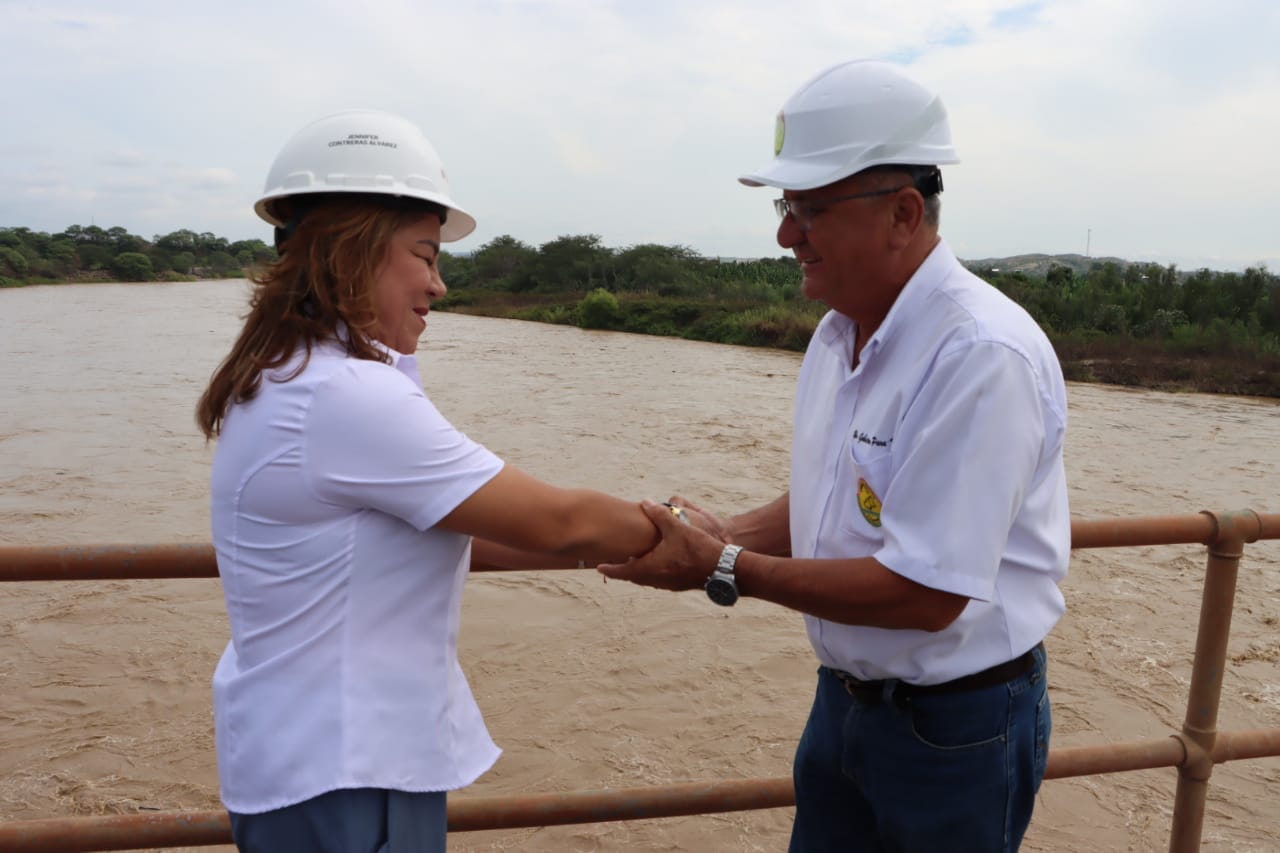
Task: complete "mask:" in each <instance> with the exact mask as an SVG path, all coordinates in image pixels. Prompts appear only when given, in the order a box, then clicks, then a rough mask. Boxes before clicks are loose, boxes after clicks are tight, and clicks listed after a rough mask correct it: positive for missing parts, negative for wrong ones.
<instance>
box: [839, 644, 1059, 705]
mask: <svg viewBox="0 0 1280 853" xmlns="http://www.w3.org/2000/svg"><path fill="white" fill-rule="evenodd" d="M1043 648H1044V643H1037V644H1036V645H1035V647H1034V648H1032V649H1031V650H1030V651H1028V652H1026V653H1025V654H1022V655H1020V656H1019V657H1016V658H1014V659H1013V660H1011V661H1006V662H1004V663H998V664H996V665H995V666H993V667H991V668H989V669H984V670H982V672H975V673H974V674H973V675H964V676H961V677H960V678H954V679H952V680H951V681H944V682H942V683H941V684H908V683H906V682H905V681H891V680H889V679H878V680H876V681H863V680H862V679H861V678H855V677H854V676H852V675H850V674H849V673H847V672H844V671H843V670H839V669H833V670H831V671H832V672H833V673H834V674H835V677H836V678H838V679H840V683H841V684H843V685H844V689H845V690H847V691H849V695H850V696H853V697H856V698H858V699H861V700H862V701H863V702H867V703H876V702H880V701H883V700H884V699H885V698H887V697H890V696H891V697H893V698H902V699H907V698H910V697H912V696H930V695H934V694H938V693H963V692H964V691H966V690H980V689H982V688H984V687H995V686H996V685H997V684H1004V683H1005V682H1006V681H1012V680H1013V679H1015V678H1017V677H1019V676H1021V675H1026V674H1027V673H1028V672H1030V671H1031V667H1033V666H1035V662H1036V658H1035V653H1036V651H1037V650H1039V649H1043Z"/></svg>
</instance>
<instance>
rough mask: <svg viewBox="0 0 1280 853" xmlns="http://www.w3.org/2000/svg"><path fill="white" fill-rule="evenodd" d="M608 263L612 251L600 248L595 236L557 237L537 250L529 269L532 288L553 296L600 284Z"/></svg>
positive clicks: (597, 236)
mask: <svg viewBox="0 0 1280 853" xmlns="http://www.w3.org/2000/svg"><path fill="white" fill-rule="evenodd" d="M612 260H613V252H612V251H610V250H609V249H606V248H605V247H604V246H602V245H600V237H599V235H597V234H578V235H575V236H564V237H557V238H556V239H554V240H552V241H551V242H549V243H543V244H542V245H541V246H539V247H538V257H537V259H536V260H535V261H534V263H533V270H532V278H533V286H534V289H535V290H541V291H545V292H550V293H556V292H563V291H566V290H579V291H581V290H590V289H592V288H594V287H596V286H597V285H604V283H605V270H606V268H607V267H608V265H609V264H610V262H611V261H612Z"/></svg>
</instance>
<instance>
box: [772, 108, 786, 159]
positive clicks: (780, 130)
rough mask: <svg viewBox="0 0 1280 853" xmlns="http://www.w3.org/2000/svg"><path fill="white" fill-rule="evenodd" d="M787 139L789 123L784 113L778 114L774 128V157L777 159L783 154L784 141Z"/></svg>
mask: <svg viewBox="0 0 1280 853" xmlns="http://www.w3.org/2000/svg"><path fill="white" fill-rule="evenodd" d="M786 138H787V122H786V119H784V118H783V117H782V113H778V121H777V123H776V124H774V126H773V156H775V157H777V156H778V155H779V154H781V153H782V141H783V140H784V139H786Z"/></svg>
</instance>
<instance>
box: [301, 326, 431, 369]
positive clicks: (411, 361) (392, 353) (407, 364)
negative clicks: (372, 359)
mask: <svg viewBox="0 0 1280 853" xmlns="http://www.w3.org/2000/svg"><path fill="white" fill-rule="evenodd" d="M335 331H336V333H337V338H338V339H337V340H336V341H334V340H329V341H323V342H321V346H327V347H330V348H332V349H333V350H334V351H335V352H338V353H342V354H344V355H345V354H346V353H347V343H348V342H349V341H350V340H351V330H350V329H349V328H347V324H346V323H344V322H343V321H341V320H339V321H338V324H337V326H336V327H335ZM369 343H370V344H371V345H372V346H373V348H374V349H375V350H377V351H378V352H380V353H383V354H384V355H386V356H387V357H388V358H390V359H391V366H392V367H394V368H395V369H396V370H398V371H400V372H401V373H403V374H404V375H405V376H408V377H409V378H410V379H413V380H415V381H417V380H418V379H419V376H418V358H417V356H416V355H405V354H404V353H402V352H399V351H397V350H393V349H392V348H391V347H389V346H387V345H386V344H384V343H383V342H382V341H380V340H377V339H376V338H369Z"/></svg>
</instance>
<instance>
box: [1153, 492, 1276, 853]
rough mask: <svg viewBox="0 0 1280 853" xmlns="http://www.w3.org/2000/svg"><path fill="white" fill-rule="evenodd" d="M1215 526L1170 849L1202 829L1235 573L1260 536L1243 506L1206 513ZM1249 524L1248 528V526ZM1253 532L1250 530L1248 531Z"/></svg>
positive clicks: (1188, 845)
mask: <svg viewBox="0 0 1280 853" xmlns="http://www.w3.org/2000/svg"><path fill="white" fill-rule="evenodd" d="M1204 515H1208V516H1209V517H1211V518H1212V519H1213V520H1214V522H1215V525H1216V533H1215V534H1214V537H1213V539H1212V540H1210V541H1209V543H1208V546H1209V557H1208V565H1207V567H1206V570H1205V576H1204V593H1203V596H1202V598H1201V601H1200V627H1199V629H1198V630H1197V632H1196V653H1195V662H1194V663H1193V664H1192V668H1191V689H1190V691H1189V692H1188V694H1187V715H1186V718H1185V720H1184V721H1183V723H1182V734H1181V735H1178V737H1179V739H1180V740H1182V742H1183V744H1184V745H1185V746H1186V749H1187V760H1186V761H1185V762H1184V763H1183V764H1181V765H1179V767H1178V788H1177V792H1176V794H1175V795H1174V802H1173V829H1172V832H1171V835H1170V837H1169V851H1170V853H1195V851H1197V850H1199V849H1200V837H1201V835H1202V834H1203V831H1204V805H1205V798H1206V795H1207V793H1208V789H1209V776H1210V775H1211V774H1212V773H1213V746H1214V742H1215V741H1216V740H1217V737H1218V706H1219V705H1220V704H1221V699H1222V677H1223V673H1224V672H1225V671H1226V665H1227V641H1228V639H1229V636H1230V634H1231V612H1232V607H1233V605H1234V602H1235V596H1236V578H1237V576H1238V574H1239V570H1240V558H1241V556H1243V554H1244V543H1245V542H1246V541H1249V542H1252V541H1255V540H1256V539H1257V538H1258V533H1257V532H1254V531H1258V530H1259V528H1260V526H1261V523H1260V520H1259V519H1258V516H1257V515H1256V514H1255V513H1253V512H1250V511H1248V510H1246V511H1245V512H1239V513H1226V514H1223V515H1221V516H1219V515H1217V514H1215V513H1211V512H1205V513H1204ZM1251 527H1252V530H1251V529H1250V528H1251ZM1251 534H1252V535H1251Z"/></svg>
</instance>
